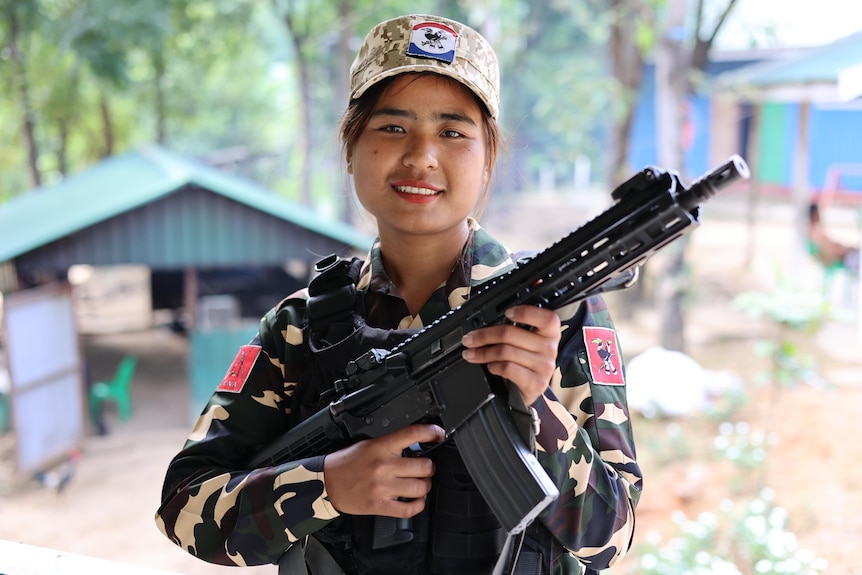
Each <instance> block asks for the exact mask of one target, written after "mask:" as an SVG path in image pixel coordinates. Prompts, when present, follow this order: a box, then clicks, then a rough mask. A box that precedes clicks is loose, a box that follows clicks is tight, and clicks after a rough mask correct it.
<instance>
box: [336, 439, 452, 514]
mask: <svg viewBox="0 0 862 575" xmlns="http://www.w3.org/2000/svg"><path fill="white" fill-rule="evenodd" d="M443 439H445V432H444V431H443V429H442V428H440V427H439V426H437V425H426V424H415V425H410V426H408V427H405V428H404V429H401V430H399V431H396V432H394V433H390V434H389V435H384V436H383V437H378V438H375V439H365V440H362V441H360V442H358V443H354V444H353V445H350V446H349V447H345V448H344V449H340V450H338V451H335V452H333V453H330V454H329V455H327V456H326V459H324V462H323V480H324V483H325V484H326V492H327V494H328V496H329V502H330V503H331V504H332V506H333V507H335V508H336V509H337V510H338V511H340V512H341V513H349V514H351V515H383V516H387V517H397V518H407V517H413V516H414V515H416V514H417V513H419V512H420V511H422V509H424V508H425V496H426V495H427V494H428V492H429V491H430V490H431V476H432V475H434V463H433V462H432V461H431V460H430V459H428V458H427V457H404V456H403V455H402V454H403V452H404V450H405V449H407V448H408V447H410V446H411V445H413V444H414V443H436V442H440V441H443Z"/></svg>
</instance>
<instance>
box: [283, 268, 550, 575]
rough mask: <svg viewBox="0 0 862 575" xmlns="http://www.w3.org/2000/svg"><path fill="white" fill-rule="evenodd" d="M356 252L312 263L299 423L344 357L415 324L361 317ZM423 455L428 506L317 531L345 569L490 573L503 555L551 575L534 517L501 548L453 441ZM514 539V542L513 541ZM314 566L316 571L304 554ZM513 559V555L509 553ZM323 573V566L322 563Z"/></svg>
mask: <svg viewBox="0 0 862 575" xmlns="http://www.w3.org/2000/svg"><path fill="white" fill-rule="evenodd" d="M362 264H363V262H362V260H359V259H357V258H353V259H352V260H350V261H347V260H341V259H339V258H337V257H336V256H329V257H328V258H325V259H324V260H321V261H320V262H318V264H317V265H316V267H315V270H316V271H318V272H319V275H317V276H316V277H315V278H314V280H313V281H312V282H311V284H310V285H309V295H310V298H309V300H308V302H307V309H306V315H305V322H304V325H303V332H304V336H305V337H304V340H305V351H306V356H307V360H308V369H306V371H305V374H304V375H303V377H302V378H301V379H300V381H299V383H298V385H297V388H296V391H295V393H294V395H293V398H292V404H291V413H292V414H293V415H292V417H293V418H294V421H293V422H292V424H294V425H295V424H297V423H299V422H300V421H302V420H303V419H306V418H308V417H310V416H311V415H313V414H314V413H316V412H317V411H319V410H320V409H322V408H323V407H324V406H326V405H328V404H329V403H330V402H331V401H332V400H333V399H335V398H336V397H337V396H338V395H339V394H341V393H343V391H344V390H341V389H338V386H337V384H335V383H334V382H337V381H338V380H340V379H342V378H344V377H345V373H344V372H345V368H346V366H347V363H348V362H349V361H350V360H352V359H355V358H357V357H359V356H360V355H362V354H363V353H364V352H366V351H368V350H370V349H374V348H378V349H387V350H388V349H391V348H393V347H395V346H396V345H398V344H399V343H401V342H403V341H404V340H406V339H407V338H408V337H410V336H411V335H413V334H414V333H416V331H417V330H386V329H380V328H374V327H370V326H368V325H367V323H366V321H365V309H364V301H363V297H362V294H361V292H358V291H357V290H356V285H355V284H356V282H357V280H358V277H359V272H360V268H361V266H362ZM423 456H427V457H430V458H431V459H432V460H433V461H434V463H435V468H436V471H435V474H434V478H433V481H432V489H431V492H430V494H429V496H428V501H427V504H426V507H425V510H424V511H423V512H422V513H420V514H419V515H417V516H415V517H413V518H411V519H395V518H391V517H373V516H352V515H342V516H341V517H339V518H337V519H335V520H334V521H332V522H331V523H330V524H329V525H327V526H326V527H324V528H323V529H320V530H319V531H317V532H315V533H314V534H313V537H314V538H315V539H316V540H317V541H319V542H320V543H321V544H322V545H323V547H324V548H325V549H326V551H328V553H329V554H330V555H331V556H332V558H333V559H335V561H336V562H337V563H338V565H339V566H340V568H341V570H342V571H343V573H345V574H348V575H364V574H371V573H373V574H392V575H395V574H397V575H449V574H452V575H460V574H466V573H469V574H471V575H472V574H477V575H478V574H484V573H487V574H490V573H492V571H494V569H495V566H497V568H498V569H499V567H500V566H499V565H497V563H498V558H499V557H501V554H503V553H506V554H507V555H510V556H511V557H512V561H515V560H516V562H515V564H514V566H512V565H511V564H510V565H508V566H507V568H506V570H505V571H504V572H505V573H506V574H507V575H508V574H517V575H534V574H535V575H549V574H550V573H551V567H552V565H553V563H554V562H555V560H556V559H557V557H559V555H560V554H561V553H562V552H563V549H562V546H561V545H560V544H559V543H558V542H557V541H556V539H554V537H553V536H552V535H551V534H550V532H548V530H547V529H546V528H545V527H544V526H543V525H542V524H541V523H540V522H538V521H536V522H534V523H533V524H532V525H530V526H529V527H528V528H527V529H526V530H525V532H524V533H523V537H522V538H520V539H519V541H518V545H520V549H519V550H518V549H516V550H514V551H512V550H511V549H509V547H508V546H507V533H506V531H505V529H503V528H502V527H501V525H500V523H499V521H497V519H496V517H495V516H494V514H493V512H492V511H491V509H490V507H489V506H488V504H487V503H486V502H485V500H484V498H483V497H482V495H481V493H480V492H479V490H478V488H477V487H476V485H475V484H474V483H473V481H472V479H471V477H470V475H469V473H468V472H467V469H466V468H465V466H464V462H463V461H462V459H461V456H460V454H459V452H458V450H457V448H456V447H455V444H454V442H453V441H451V440H450V441H447V442H445V443H443V444H441V445H439V446H437V447H435V448H433V449H431V450H430V451H429V452H427V453H424V454H423ZM509 543H511V542H509ZM306 561H307V562H308V563H309V567H310V568H311V572H312V573H315V574H317V573H319V572H320V570H318V571H316V570H315V569H314V565H312V560H311V559H310V558H309V556H308V555H306ZM510 563H511V561H510ZM324 572H326V573H328V571H325V570H324Z"/></svg>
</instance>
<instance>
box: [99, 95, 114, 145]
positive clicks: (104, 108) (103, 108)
mask: <svg viewBox="0 0 862 575" xmlns="http://www.w3.org/2000/svg"><path fill="white" fill-rule="evenodd" d="M99 112H100V113H101V116H102V137H103V138H104V142H105V154H104V157H105V158H108V157H110V156H113V155H114V123H113V120H111V106H110V105H109V104H108V98H107V97H105V96H104V95H102V96H101V97H100V98H99Z"/></svg>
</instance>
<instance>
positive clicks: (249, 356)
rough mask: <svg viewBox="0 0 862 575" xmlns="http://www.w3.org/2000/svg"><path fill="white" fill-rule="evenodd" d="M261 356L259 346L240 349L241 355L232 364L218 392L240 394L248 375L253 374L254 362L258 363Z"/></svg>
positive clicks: (247, 346) (245, 346)
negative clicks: (258, 357)
mask: <svg viewBox="0 0 862 575" xmlns="http://www.w3.org/2000/svg"><path fill="white" fill-rule="evenodd" d="M259 355H260V347H259V346H257V345H244V346H242V347H241V348H239V353H237V354H236V357H235V358H234V360H233V363H232V364H230V367H229V368H228V370H227V373H226V374H225V376H224V379H222V380H221V383H220V384H219V386H218V387H217V388H216V391H227V392H230V393H239V392H240V391H242V388H243V386H244V385H245V382H246V380H247V379H248V374H250V373H251V368H252V367H254V362H255V361H257V356H259Z"/></svg>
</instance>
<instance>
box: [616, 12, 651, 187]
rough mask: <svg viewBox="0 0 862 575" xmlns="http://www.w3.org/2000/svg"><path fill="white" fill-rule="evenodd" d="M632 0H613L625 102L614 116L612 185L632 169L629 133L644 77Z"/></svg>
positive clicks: (618, 73)
mask: <svg viewBox="0 0 862 575" xmlns="http://www.w3.org/2000/svg"><path fill="white" fill-rule="evenodd" d="M631 5H632V2H631V1H630V0H629V1H624V0H611V2H610V9H611V12H612V24H611V38H610V51H611V67H612V69H613V74H614V78H615V79H616V80H617V82H618V83H619V88H620V90H621V91H622V95H623V99H624V100H625V102H626V105H625V110H624V112H623V115H622V116H621V117H619V118H614V122H613V126H612V128H611V138H612V141H611V157H610V164H609V166H608V181H609V182H611V185H612V186H613V187H616V186H617V185H619V184H621V183H622V182H624V181H625V180H626V179H627V178H628V177H629V176H630V175H631V171H632V168H631V166H629V165H628V155H629V134H630V131H631V127H632V122H633V120H634V111H635V99H636V98H637V95H638V93H639V92H640V89H641V84H642V80H643V57H642V56H641V53H640V50H639V49H638V46H637V45H636V44H635V40H634V38H635V31H634V24H635V23H636V20H635V18H634V17H633V10H632V9H631Z"/></svg>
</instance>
